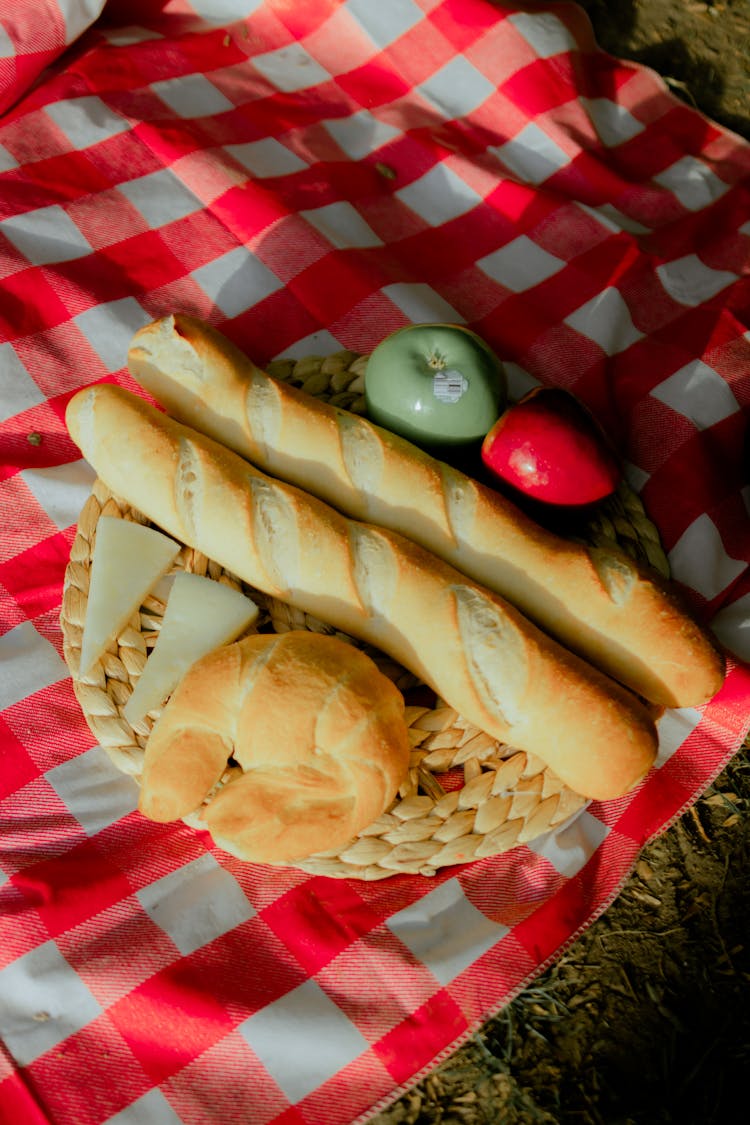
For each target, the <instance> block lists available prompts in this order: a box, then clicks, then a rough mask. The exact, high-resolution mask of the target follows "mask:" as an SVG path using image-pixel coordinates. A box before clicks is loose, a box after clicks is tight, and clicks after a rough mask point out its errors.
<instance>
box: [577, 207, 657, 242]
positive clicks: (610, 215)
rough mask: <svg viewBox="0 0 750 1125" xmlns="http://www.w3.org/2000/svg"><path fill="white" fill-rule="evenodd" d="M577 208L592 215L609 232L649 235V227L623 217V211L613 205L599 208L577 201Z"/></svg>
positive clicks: (625, 216) (626, 216) (627, 216)
mask: <svg viewBox="0 0 750 1125" xmlns="http://www.w3.org/2000/svg"><path fill="white" fill-rule="evenodd" d="M575 206H576V207H577V208H578V209H579V210H580V211H583V212H585V214H587V215H590V216H591V218H592V219H595V220H596V221H597V223H601V225H602V226H603V227H606V229H607V230H611V231H614V233H615V234H619V233H620V231H621V230H626V231H629V232H630V234H648V232H649V229H650V228H649V227H646V226H644V225H643V223H639V222H637V220H636V219H631V218H630V216H629V215H623V213H622V211H618V210H617V208H616V207H613V206H612V204H611V203H601V204H600V205H599V206H598V207H589V205H588V204H587V203H581V202H580V201H576V203H575Z"/></svg>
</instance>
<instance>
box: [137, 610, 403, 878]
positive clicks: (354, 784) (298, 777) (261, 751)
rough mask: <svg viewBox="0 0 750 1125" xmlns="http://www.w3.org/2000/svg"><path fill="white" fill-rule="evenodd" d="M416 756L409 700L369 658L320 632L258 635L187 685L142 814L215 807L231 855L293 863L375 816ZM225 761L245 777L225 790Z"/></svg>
mask: <svg viewBox="0 0 750 1125" xmlns="http://www.w3.org/2000/svg"><path fill="white" fill-rule="evenodd" d="M409 753H410V745H409V732H408V727H407V725H406V718H405V708H404V699H403V696H402V695H401V693H400V692H399V690H398V689H397V688H396V687H395V686H394V684H392V683H391V681H390V680H389V679H388V678H387V677H386V676H384V675H383V674H382V673H381V672H380V671H379V670H378V668H377V666H376V665H375V663H374V662H373V661H372V660H371V659H370V657H369V656H366V655H365V653H363V652H360V651H359V650H358V649H356V648H354V647H353V646H352V645H350V644H347V643H346V642H345V641H343V640H340V639H339V638H337V637H329V636H323V635H321V634H319V633H311V632H304V631H300V630H296V631H292V632H289V633H282V634H279V635H275V634H271V635H270V636H269V635H265V636H262V635H258V634H256V635H254V636H250V637H247V638H245V639H244V640H241V641H237V642H236V643H234V644H231V645H227V646H225V647H223V648H218V649H215V650H214V651H213V652H211V653H209V654H208V655H207V656H204V657H202V658H201V659H200V660H198V661H197V662H196V663H195V664H193V665H192V667H191V668H190V670H189V671H188V672H187V673H186V675H185V676H184V678H183V679H182V680H181V682H180V684H179V685H178V687H177V688H176V689H175V691H174V693H173V695H172V697H171V698H170V700H169V702H168V703H167V705H166V706H165V708H164V710H163V711H162V713H161V716H160V717H159V719H158V720H157V722H156V723H155V725H154V728H153V730H152V732H151V735H150V737H149V740H148V743H147V745H146V753H145V760H144V767H143V778H142V782H141V794H140V801H139V807H140V810H141V812H142V813H143V814H144V815H145V816H147V817H149V818H150V819H151V820H157V821H171V820H177V819H178V818H179V817H183V816H187V814H188V813H191V812H193V811H194V810H196V809H197V808H198V807H199V806H200V805H202V804H203V802H204V801H206V800H208V803H207V805H206V807H205V809H204V810H202V819H203V821H204V822H205V824H206V826H207V828H208V829H209V831H210V833H211V835H212V837H213V839H214V840H215V842H216V843H217V844H218V845H219V846H220V847H222V848H224V850H225V851H228V852H231V853H232V854H233V855H237V856H239V858H240V859H244V860H248V861H251V862H255V863H288V862H291V861H294V860H299V859H303V858H306V857H307V856H310V855H313V854H314V853H315V852H319V851H324V850H326V849H328V848H335V847H343V846H345V845H346V844H347V843H348V841H349V840H351V839H352V837H353V836H355V835H356V834H357V833H358V832H360V831H361V830H362V829H363V828H366V827H367V825H368V824H371V823H372V822H373V821H374V820H376V819H377V818H378V817H379V816H380V814H381V813H382V812H384V811H385V810H386V809H387V808H388V807H389V805H390V804H391V803H392V802H393V800H394V799H395V797H396V795H397V793H398V789H399V786H400V785H401V783H402V781H403V780H404V778H405V777H406V773H407V770H408V767H409ZM230 757H231V758H232V759H233V760H234V762H236V763H237V766H238V767H239V769H235V770H234V771H233V773H232V774H230V777H229V779H228V781H227V783H226V784H224V785H222V786H219V782H220V780H221V778H222V775H224V774H225V771H226V770H227V762H228V760H229V758H230ZM217 786H219V788H218V789H217Z"/></svg>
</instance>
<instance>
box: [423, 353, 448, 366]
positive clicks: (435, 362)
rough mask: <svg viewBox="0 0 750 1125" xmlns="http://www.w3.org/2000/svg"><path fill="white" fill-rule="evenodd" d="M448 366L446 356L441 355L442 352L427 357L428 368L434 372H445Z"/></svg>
mask: <svg viewBox="0 0 750 1125" xmlns="http://www.w3.org/2000/svg"><path fill="white" fill-rule="evenodd" d="M446 365H447V360H446V358H445V356H443V355H441V354H440V352H437V351H435V352H430V354H429V355H428V356H427V366H428V367H429V368H430V369H431V370H432V371H444V370H445V367H446Z"/></svg>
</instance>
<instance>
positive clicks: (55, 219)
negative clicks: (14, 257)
mask: <svg viewBox="0 0 750 1125" xmlns="http://www.w3.org/2000/svg"><path fill="white" fill-rule="evenodd" d="M0 230H2V232H3V234H4V235H5V236H6V238H8V239H9V240H10V242H12V243H13V245H14V246H15V247H16V248H17V249H18V250H20V252H21V253H22V254H23V255H24V257H25V258H28V260H29V261H30V262H31V264H32V265H34V266H47V265H53V264H54V263H55V262H70V261H73V259H74V258H84V257H85V256H86V255H87V254H91V253H92V250H93V247H92V246H91V244H90V243H89V242H87V241H86V239H85V238H84V237H83V234H82V233H81V231H80V230H79V229H78V227H77V226H76V224H75V223H74V222H73V220H72V219H71V218H70V217H69V216H68V215H67V214H66V213H65V211H64V210H63V209H62V207H60V206H58V204H57V203H52V204H50V206H49V207H38V208H37V209H36V210H35V211H25V212H24V213H23V214H20V215H13V216H11V218H9V219H4V220H3V221H2V222H0Z"/></svg>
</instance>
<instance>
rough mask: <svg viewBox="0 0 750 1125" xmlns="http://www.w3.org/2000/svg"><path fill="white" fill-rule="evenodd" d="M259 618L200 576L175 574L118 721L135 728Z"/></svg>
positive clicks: (234, 593) (245, 601) (240, 598)
mask: <svg viewBox="0 0 750 1125" xmlns="http://www.w3.org/2000/svg"><path fill="white" fill-rule="evenodd" d="M257 616H258V607H257V606H256V605H255V603H254V602H253V601H251V599H250V598H248V597H246V596H245V595H244V594H242V593H240V591H239V590H234V589H232V587H230V586H224V585H222V584H221V583H220V582H215V581H214V580H213V579H212V578H204V577H202V576H201V575H199V574H187V573H185V572H184V571H183V572H181V573H179V574H176V575H175V578H174V582H173V584H172V592H171V593H170V595H169V601H168V602H167V608H166V611H165V613H164V619H163V621H162V626H161V630H160V632H159V636H158V638H157V641H156V644H155V645H154V648H153V651H152V653H151V655H150V656H149V658H148V660H147V661H146V666H145V668H144V669H143V672H142V673H141V676H140V679H139V680H138V682H137V684H136V685H135V688H134V690H133V694H132V695H131V696H130V699H129V700H128V701H127V703H126V704H125V707H124V708H123V712H122V713H123V716H124V717H125V719H127V721H128V722H129V723H130V725H131V726H135V724H136V723H138V722H139V721H140V720H141V719H142V718H143V717H144V715H147V714H148V712H149V711H153V710H154V708H156V707H160V706H161V704H162V703H163V702H164V700H165V699H166V698H167V696H168V695H171V693H172V692H173V691H174V689H175V688H176V687H177V684H178V683H179V681H180V680H181V679H182V677H183V676H184V675H185V673H186V672H187V670H188V668H189V667H190V666H191V664H194V663H195V661H196V660H199V659H200V658H201V657H202V656H205V655H206V654H207V653H208V652H211V651H212V650H213V649H215V648H218V647H219V646H220V645H225V644H230V643H231V642H232V641H234V640H236V638H237V637H239V635H240V634H241V633H243V632H244V631H245V630H246V629H247V628H249V626H250V625H252V624H253V622H254V621H255V620H256V618H257Z"/></svg>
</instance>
